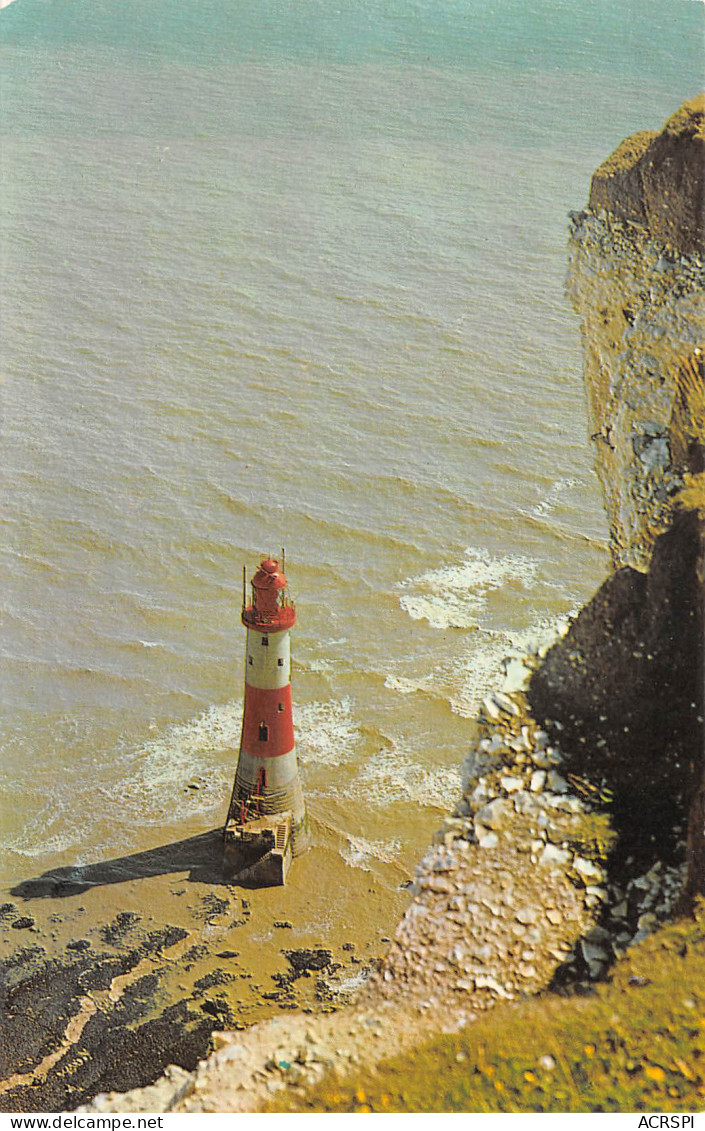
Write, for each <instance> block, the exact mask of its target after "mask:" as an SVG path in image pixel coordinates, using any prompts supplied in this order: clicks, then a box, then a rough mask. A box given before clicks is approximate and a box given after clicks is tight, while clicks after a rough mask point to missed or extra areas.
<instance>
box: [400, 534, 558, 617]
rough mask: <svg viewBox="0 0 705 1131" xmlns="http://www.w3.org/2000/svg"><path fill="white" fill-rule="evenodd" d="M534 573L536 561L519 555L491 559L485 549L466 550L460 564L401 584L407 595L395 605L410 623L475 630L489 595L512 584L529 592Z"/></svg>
mask: <svg viewBox="0 0 705 1131" xmlns="http://www.w3.org/2000/svg"><path fill="white" fill-rule="evenodd" d="M537 571H538V562H536V561H534V560H533V559H532V558H528V557H525V556H524V555H522V554H509V555H507V556H506V557H501V558H495V557H493V556H492V555H491V554H490V553H489V551H488V550H477V549H473V548H469V549H467V550H466V551H465V561H464V562H462V563H461V564H460V565H447V566H442V567H441V568H440V569H435V570H431V571H430V572H428V573H423V574H421V575H420V576H419V577H414V578H407V579H406V580H405V581H403V582H401V587H402V588H404V589H406V590H408V592H406V593H405V594H404V595H403V596H402V597H400V599H399V604H400V606H401V608H402V609H404V611H405V612H406V613H408V614H409V616H410V617H411V618H412V619H413V620H424V619H425V620H427V621H428V623H429V624H430V625H431V627H432V628H476V627H477V621H478V615H479V614H481V613H482V612H483V610H484V609H485V608H486V606H487V598H488V596H489V594H490V593H491V592H493V591H494V590H496V589H499V588H500V587H502V586H505V585H507V584H508V583H512V582H514V583H518V584H520V585H522V586H523V587H524V588H525V589H530V588H531V587H532V586H533V585H534V583H535V581H536V574H537Z"/></svg>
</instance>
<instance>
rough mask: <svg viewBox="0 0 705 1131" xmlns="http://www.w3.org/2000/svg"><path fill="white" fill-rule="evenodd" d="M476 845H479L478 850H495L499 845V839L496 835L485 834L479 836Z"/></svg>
mask: <svg viewBox="0 0 705 1131" xmlns="http://www.w3.org/2000/svg"><path fill="white" fill-rule="evenodd" d="M477 843H478V844H479V846H480V848H496V847H497V845H498V844H499V837H498V836H497V833H492V832H490V833H486V834H485V835H484V836H481V837H480V838H479V839H478V842H477Z"/></svg>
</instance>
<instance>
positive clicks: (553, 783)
mask: <svg viewBox="0 0 705 1131" xmlns="http://www.w3.org/2000/svg"><path fill="white" fill-rule="evenodd" d="M547 782H548V788H549V789H550V790H551V792H552V793H567V792H568V788H569V787H568V782H567V781H566V780H565V778H564V777H561V775H560V774H559V773H556V771H555V770H550V771H549V774H548V778H547Z"/></svg>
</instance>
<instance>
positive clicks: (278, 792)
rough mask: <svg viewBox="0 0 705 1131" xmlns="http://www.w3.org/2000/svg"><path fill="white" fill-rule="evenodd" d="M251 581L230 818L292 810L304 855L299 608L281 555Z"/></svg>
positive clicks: (295, 843)
mask: <svg viewBox="0 0 705 1131" xmlns="http://www.w3.org/2000/svg"><path fill="white" fill-rule="evenodd" d="M282 559H283V551H282ZM245 584H246V583H245ZM251 585H252V600H251V603H250V604H249V605H248V604H247V603H246V599H245V594H244V593H243V603H242V623H243V624H244V625H245V628H246V629H247V646H246V651H245V706H244V711H243V718H242V738H241V739H240V754H239V757H238V763H237V772H236V774H235V785H234V787H233V793H232V798H231V801H230V809H229V810H228V822H230V821H231V820H238V818H239V817H241V814H242V813H243V812H244V810H245V808H248V809H249V810H250V812H252V811H253V809H254V811H255V812H257V813H259V814H261V815H262V816H267V815H272V816H276V815H277V814H279V813H286V812H288V813H290V814H291V823H292V849H293V855H294V856H299V855H301V853H302V852H304V851H305V849H306V848H308V824H307V820H306V809H305V806H304V798H303V792H302V789H301V782H300V780H299V769H298V765H297V761H296V743H295V741H294V720H293V716H292V708H291V683H290V668H291V662H290V651H289V633H290V631H291V629H292V628H293V627H294V625H295V624H296V609H295V607H294V604H293V602H292V601H291V600H290V599H289V597H288V596H287V593H286V590H287V580H286V577H285V576H284V573H283V568H282V569H280V568H279V562H278V561H277V560H276V559H274V558H265V559H264V561H263V562H262V564H261V565H260V567H259V569H258V570H257V572H256V573H255V575H254V577H253V578H252V582H251Z"/></svg>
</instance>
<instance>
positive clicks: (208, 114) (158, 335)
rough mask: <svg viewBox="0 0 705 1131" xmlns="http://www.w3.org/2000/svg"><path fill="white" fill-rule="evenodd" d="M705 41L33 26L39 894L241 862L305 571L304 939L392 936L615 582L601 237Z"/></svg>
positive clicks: (134, 23) (486, 14) (560, 3)
mask: <svg viewBox="0 0 705 1131" xmlns="http://www.w3.org/2000/svg"><path fill="white" fill-rule="evenodd" d="M704 16H705V6H704V5H703V4H702V3H699V2H696V0H591V2H590V3H586V2H585V0H489V2H488V0H385V2H384V3H382V2H381V0H296V3H291V2H290V0H191V2H190V3H183V2H177V0H149V2H147V0H110V2H109V0H14V2H12V3H6V4H5V5H4V6H3V10H2V12H1V14H0V50H1V53H2V77H1V79H0V94H1V96H2V103H3V115H2V125H1V127H0V129H1V133H0V147H1V148H0V154H1V168H2V172H1V178H2V183H1V198H0V199H1V206H0V226H1V236H2V252H1V253H0V255H1V257H0V317H1V341H0V370H1V377H2V385H1V395H2V448H1V455H0V475H1V478H2V487H3V512H2V519H1V521H2V547H1V554H2V587H1V591H0V605H1V607H2V613H3V621H4V628H3V632H2V641H1V647H2V665H1V668H0V695H1V697H2V719H1V720H0V738H1V740H2V748H3V755H2V765H1V770H0V772H1V775H2V794H1V796H0V884H2V885H3V886H4V890H9V889H10V888H11V887H12V885H16V884H18V883H20V882H22V881H25V880H27V879H31V878H32V877H36V876H38V875H41V874H42V873H43V872H45V871H47V870H50V869H54V868H57V867H63V868H67V867H68V868H71V867H74V868H77V869H80V868H82V867H84V866H86V865H91V864H95V863H99V862H101V861H110V860H121V859H125V858H127V857H129V856H130V855H131V854H135V853H143V852H145V851H148V850H149V849H151V848H154V847H157V846H163V845H169V844H171V843H177V842H182V841H184V840H185V839H188V838H189V837H193V836H197V835H198V834H199V833H201V832H204V831H207V830H209V829H212V828H215V827H217V826H218V825H219V824H222V822H223V819H224V816H225V811H226V808H227V802H228V796H229V790H230V788H231V784H232V780H233V776H234V770H235V763H236V757H237V748H238V742H239V731H240V723H241V710H242V690H243V679H244V668H243V659H244V629H243V628H242V626H241V624H240V619H239V617H240V607H241V600H242V570H243V566H245V567H246V568H247V570H248V574H251V573H252V572H253V571H254V569H255V568H256V566H257V564H258V562H259V560H260V559H261V557H262V556H264V555H266V554H274V555H275V556H280V552H281V548H282V547H284V548H285V551H286V570H287V576H288V578H289V583H290V593H291V595H292V597H293V598H294V600H295V601H296V604H297V609H298V624H297V627H296V629H295V631H294V638H293V642H292V651H293V672H292V685H293V695H294V704H295V724H296V730H297V743H298V752H299V759H300V765H301V774H302V780H303V786H304V791H305V794H306V798H307V804H308V808H309V813H310V815H311V821H312V827H313V830H314V847H313V849H312V851H311V853H310V854H309V857H310V861H312V862H313V863H311V862H309V863H304V862H300V863H299V862H297V863H296V864H295V867H294V872H293V873H292V881H291V884H292V889H291V890H292V892H293V893H294V894H293V895H292V896H291V898H292V899H294V898H296V899H298V904H297V906H298V909H299V921H297V924H298V925H300V926H301V929H302V930H303V929H304V926H306V925H307V924H308V926H310V923H309V920H308V919H307V916H309V918H310V917H311V916H314V917H315V918H316V927H315V930H316V931H317V932H318V935H319V936H322V935H323V934H325V927H326V913H325V898H326V897H325V889H327V890H328V891H329V893H335V899H333V895H332V894H331V895H330V899H331V901H332V902H335V901H337V903H336V906H340V907H341V908H342V910H341V912H340V914H341V915H342V917H343V919H344V920H345V923H346V924H348V923H351V924H357V925H359V924H360V922H361V920H362V919H364V917H365V914H367V913H368V912H367V911H366V910H361V906H360V892H365V891H367V892H370V893H374V896H375V899H376V902H375V910H374V911H369V915H370V916H371V920H370V924H369V930H370V931H371V932H372V933H373V934H374V933H375V932H376V936H378V935H379V934H380V932H382V931H383V930H384V929H389V927H390V910H389V909H390V907H394V908H398V907H399V906H401V905H402V904H403V900H404V899H405V898H406V895H405V894H404V891H403V885H404V883H405V882H408V878H409V877H410V876H411V875H413V867H414V862H415V861H416V860H418V858H419V856H420V855H421V854H422V853H423V850H424V846H425V845H426V844H427V843H428V842H429V838H430V837H431V835H432V833H433V831H434V829H436V828H437V827H438V826H439V824H440V822H441V820H442V817H443V814H444V813H446V812H447V811H448V810H449V809H452V807H453V806H454V804H455V802H456V801H457V799H458V797H459V792H460V771H461V763H462V761H463V758H464V757H465V754H466V753H467V750H468V749H469V747H470V746H471V744H472V740H473V736H474V734H475V723H474V718H475V715H476V713H477V709H478V705H479V703H480V702H481V699H482V697H483V695H485V694H486V693H487V691H488V690H489V689H490V688H492V687H497V686H500V685H501V682H502V678H503V675H502V673H503V663H504V662H505V661H506V658H507V657H508V656H511V655H514V654H522V652H524V651H526V650H527V649H531V648H535V647H538V646H539V645H540V644H541V642H542V641H545V640H546V639H548V638H549V637H550V635H551V633H553V632H555V631H556V630H557V629H559V628H560V626H561V625H563V624H565V623H566V619H567V618H569V617H570V616H571V615H574V614H575V612H576V611H577V609H578V608H579V607H580V605H581V603H582V602H584V601H585V600H586V599H588V598H589V597H590V595H591V594H592V593H593V592H594V590H595V589H596V587H597V586H598V585H599V583H600V581H601V580H602V579H603V577H604V575H605V573H606V571H607V569H608V552H607V540H608V531H607V527H606V520H605V517H604V513H603V510H602V505H601V499H600V494H599V488H598V484H597V480H596V477H595V475H594V472H593V468H592V454H591V445H590V442H589V425H588V420H587V413H586V403H585V393H584V388H583V384H582V376H581V364H582V362H581V341H580V327H579V324H578V320H577V316H576V315H575V313H574V312H573V311H572V310H571V307H570V305H569V302H568V300H567V298H566V296H565V293H564V280H565V275H566V254H567V228H568V212H569V211H570V210H571V209H577V210H579V209H581V208H583V207H585V205H586V202H587V196H588V191H589V183H590V176H591V173H592V171H593V170H594V169H595V168H596V167H597V165H598V164H599V163H600V162H601V161H602V160H603V159H604V158H605V157H606V156H607V155H608V154H609V153H610V152H611V151H612V149H613V148H614V147H615V146H616V145H617V144H618V142H619V141H620V140H621V139H622V138H623V137H625V136H626V135H628V134H630V133H632V132H635V131H637V130H641V129H644V128H651V129H659V128H660V127H661V125H662V124H663V122H664V121H665V119H666V118H668V117H669V116H670V115H671V114H672V113H673V112H674V111H675V110H676V109H677V108H678V106H679V105H680V103H681V102H682V101H683V100H684V99H685V98H688V97H691V96H692V95H693V94H695V93H697V91H698V90H699V89H700V88H701V87H702V84H703V78H704V75H703V72H704V69H705V68H704V62H703V60H704V55H703V29H704V24H705V20H704ZM297 869H298V873H299V879H298V880H297V878H296V873H297ZM314 873H315V876H316V882H317V883H319V884H320V885H322V890H323V894H322V895H321V898H320V900H319V901H318V902H317V903H316V901H315V900H313V901H312V904H311V907H309V905H308V903H307V890H306V889H307V885H308V883H309V880H310V879H311V877H312V876H313V875H314ZM130 876H131V878H132V880H133V881H134V882H133V887H132V888H131V889H130V892H131V895H130V898H131V899H132V901H133V902H132V904H131V906H133V905H134V903H135V901H137V903H138V904H139V902H140V900H141V899H142V900H143V902H144V903H146V902H147V900H148V899H149V901H153V900H154V899H155V898H156V897H155V895H154V890H155V889H154V885H152V886H149V885H145V887H144V892H145V894H144V895H141V894H140V892H141V889H140V885H139V882H138V881H139V871H138V870H137V871H135V870H134V869H133V870H132V872H130ZM368 882H369V884H370V885H371V886H370V887H367V888H366V887H365V885H366V884H368ZM297 884H298V887H297ZM314 886H315V885H314ZM287 890H288V889H287ZM316 890H318V889H316ZM147 892H149V893H150V894H149V896H147V894H146V893H147ZM297 892H298V895H296V893H297ZM102 898H103V900H104V901H105V900H108V901H110V900H112V903H110V907H112V908H118V907H120V906H122V905H123V902H124V901H122V902H121V899H122V897H121V895H120V885H119V884H117V886H115V885H113V887H112V888H111V889H110V891H109V892H108V894H107V895H106V893H105V892H103V895H102ZM252 898H253V899H254V901H255V903H254V906H255V909H256V907H257V902H256V901H257V898H258V894H257V893H254V895H253V896H252ZM263 898H264V897H263ZM278 898H279V904H278V905H277V906H278V907H280V908H285V906H286V898H288V897H287V896H285V895H280V896H279V897H278ZM84 902H85V900H84ZM372 902H374V901H373V900H372V899H370V905H371V904H372ZM313 903H315V907H313ZM109 909H110V908H109ZM109 909H108V910H109ZM96 914H97V911H96ZM342 921H343V920H342V919H341V922H342ZM248 929H249V928H248Z"/></svg>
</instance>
